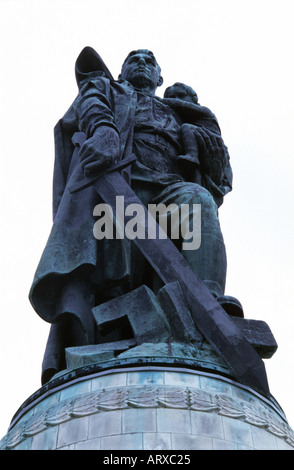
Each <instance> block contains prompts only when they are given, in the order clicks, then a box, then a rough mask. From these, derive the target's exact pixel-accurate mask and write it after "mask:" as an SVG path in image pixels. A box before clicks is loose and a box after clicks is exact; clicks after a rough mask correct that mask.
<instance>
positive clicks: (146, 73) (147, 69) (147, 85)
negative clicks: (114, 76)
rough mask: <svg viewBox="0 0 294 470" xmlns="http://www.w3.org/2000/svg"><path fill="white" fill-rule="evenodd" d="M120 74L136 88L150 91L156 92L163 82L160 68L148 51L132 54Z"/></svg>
mask: <svg viewBox="0 0 294 470" xmlns="http://www.w3.org/2000/svg"><path fill="white" fill-rule="evenodd" d="M120 76H121V78H122V79H123V80H127V81H128V82H130V83H131V84H132V85H133V86H135V87H136V88H139V89H141V90H146V91H149V92H155V90H156V88H157V87H158V86H160V85H161V84H162V78H161V76H160V68H159V67H158V65H157V62H156V60H155V58H154V57H153V56H152V55H149V54H148V51H136V52H134V53H133V54H131V55H130V56H129V57H128V58H127V59H126V61H125V63H124V64H123V67H122V71H121V75H120Z"/></svg>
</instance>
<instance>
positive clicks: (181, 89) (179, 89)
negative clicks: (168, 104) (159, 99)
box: [164, 82, 198, 104]
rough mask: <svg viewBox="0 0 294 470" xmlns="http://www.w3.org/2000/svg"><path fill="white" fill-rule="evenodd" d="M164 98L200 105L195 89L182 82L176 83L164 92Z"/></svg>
mask: <svg viewBox="0 0 294 470" xmlns="http://www.w3.org/2000/svg"><path fill="white" fill-rule="evenodd" d="M164 98H178V99H180V100H184V101H189V102H190V103H194V104H197V103H198V96H197V93H196V92H195V91H194V90H193V88H191V87H190V86H188V85H185V84H184V83H180V82H176V83H174V84H173V85H172V86H170V87H168V88H167V89H166V90H165V92H164Z"/></svg>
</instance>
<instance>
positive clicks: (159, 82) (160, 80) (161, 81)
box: [157, 75, 163, 86]
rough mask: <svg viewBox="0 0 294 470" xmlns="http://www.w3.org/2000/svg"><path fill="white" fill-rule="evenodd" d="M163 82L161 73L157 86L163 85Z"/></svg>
mask: <svg viewBox="0 0 294 470" xmlns="http://www.w3.org/2000/svg"><path fill="white" fill-rule="evenodd" d="M162 84H163V78H162V76H161V75H160V77H159V79H158V81H157V86H161V85H162Z"/></svg>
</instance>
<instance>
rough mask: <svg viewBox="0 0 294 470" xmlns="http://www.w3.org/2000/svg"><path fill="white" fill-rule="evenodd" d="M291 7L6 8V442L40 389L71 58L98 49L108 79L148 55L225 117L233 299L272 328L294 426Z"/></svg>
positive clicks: (191, 2)
mask: <svg viewBox="0 0 294 470" xmlns="http://www.w3.org/2000/svg"><path fill="white" fill-rule="evenodd" d="M292 6H293V0H277V1H273V0H181V1H180V2H179V1H173V0H148V1H144V2H143V1H141V0H126V1H111V2H102V1H100V0H49V1H48V0H35V1H34V0H0V35H1V48H0V55H1V60H0V72H1V73H0V76H1V87H0V92H1V115H0V116H1V135H2V138H1V185H0V188H1V217H2V224H1V245H0V246H1V263H0V270H1V307H2V308H1V316H0V321H1V328H0V357H1V359H0V360H1V366H0V367H1V369H0V370H1V396H0V438H1V437H2V436H3V435H4V434H5V433H6V430H7V428H8V426H9V423H10V420H11V418H12V416H13V414H14V413H15V412H16V411H17V409H18V408H19V406H20V405H21V404H22V403H23V402H24V401H25V400H26V399H27V398H28V397H29V396H30V395H31V394H32V393H34V392H35V391H36V390H37V389H38V388H39V387H40V385H41V384H40V373H41V363H42V358H43V352H44V348H45V344H46V341H47V335H48V331H49V325H48V324H46V323H45V322H44V321H43V320H41V319H40V318H39V317H38V315H37V314H36V313H35V312H34V310H33V309H32V307H31V305H30V303H29V301H28V292H29V289H30V285H31V282H32V279H33V275H34V272H35V269H36V267H37V264H38V261H39V258H40V256H41V253H42V251H43V248H44V246H45V244H46V241H47V237H48V235H49V231H50V228H51V223H52V216H51V198H52V192H51V190H52V171H53V161H54V141H53V127H54V125H55V123H56V122H57V121H58V120H59V119H60V118H61V117H62V115H63V114H64V113H65V111H66V110H67V109H68V107H69V106H70V104H71V103H72V101H73V99H74V98H75V96H76V94H77V86H76V82H75V76H74V63H75V60H76V57H77V56H78V54H79V53H80V51H81V50H82V49H83V47H85V46H92V47H93V48H94V49H96V50H97V51H98V52H99V54H100V55H101V56H102V58H103V59H104V61H105V62H106V64H107V66H108V68H109V69H110V70H111V72H112V74H113V75H114V77H117V76H118V74H119V72H120V67H121V64H122V62H123V60H124V58H125V57H126V55H127V54H128V52H130V51H131V50H133V49H137V48H148V49H150V50H152V51H153V52H154V54H155V56H156V57H157V60H158V62H159V64H160V65H161V68H162V75H163V78H164V84H163V86H162V87H161V88H159V89H158V95H159V96H162V94H163V91H164V89H165V88H166V87H167V86H169V85H171V84H173V83H174V82H176V81H181V82H185V83H187V84H189V85H191V86H192V87H193V88H194V89H195V90H196V91H197V93H198V97H199V101H200V103H201V104H203V105H205V106H207V107H209V108H210V109H211V110H212V111H213V112H214V113H215V114H216V116H217V118H218V121H219V123H220V127H221V129H222V134H223V137H224V140H225V143H226V145H227V146H228V148H229V152H230V156H231V163H232V167H233V171H234V190H233V192H232V193H230V194H229V195H228V196H226V198H225V202H224V205H223V206H222V207H221V209H220V220H221V225H222V231H223V234H224V238H225V243H226V247H227V256H228V278H227V288H226V293H227V294H228V295H233V296H235V297H237V298H238V299H239V300H240V301H241V303H242V304H243V307H244V310H245V317H246V318H250V319H257V320H263V321H265V322H267V323H268V325H269V326H270V328H271V330H272V332H273V334H274V336H275V338H276V341H277V342H278V345H279V348H278V351H277V352H276V354H275V355H274V356H273V358H271V359H269V360H266V361H265V365H266V369H267V373H268V380H269V385H270V389H271V392H272V394H273V395H274V397H275V398H276V399H277V401H278V402H279V403H280V405H281V407H282V408H283V409H284V411H285V413H286V416H287V418H288V420H289V422H290V425H291V426H292V427H293V426H294V409H293V405H292V403H293V398H292V394H293V385H294V383H293V382H294V378H293V375H294V374H293V364H292V363H293V353H294V340H293V335H294V319H293V314H294V300H293V298H294V297H293V283H294V276H293V269H294V248H293V240H294V218H293V200H294V187H293V175H294V154H293V148H294V146H293V135H294V132H293V130H294V117H293V116H294V114H293V110H294V73H293V70H294V69H293V58H294V53H293V45H294V32H293V13H292Z"/></svg>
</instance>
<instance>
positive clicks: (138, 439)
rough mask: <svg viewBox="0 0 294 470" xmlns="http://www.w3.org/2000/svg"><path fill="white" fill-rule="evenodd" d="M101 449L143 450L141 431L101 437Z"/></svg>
mask: <svg viewBox="0 0 294 470" xmlns="http://www.w3.org/2000/svg"><path fill="white" fill-rule="evenodd" d="M101 449H103V450H117V449H119V450H143V438H142V434H141V433H135V434H121V435H117V436H107V437H102V438H101Z"/></svg>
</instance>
